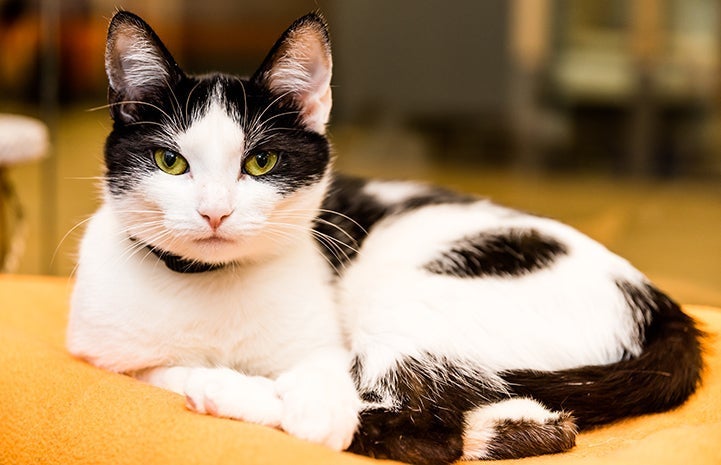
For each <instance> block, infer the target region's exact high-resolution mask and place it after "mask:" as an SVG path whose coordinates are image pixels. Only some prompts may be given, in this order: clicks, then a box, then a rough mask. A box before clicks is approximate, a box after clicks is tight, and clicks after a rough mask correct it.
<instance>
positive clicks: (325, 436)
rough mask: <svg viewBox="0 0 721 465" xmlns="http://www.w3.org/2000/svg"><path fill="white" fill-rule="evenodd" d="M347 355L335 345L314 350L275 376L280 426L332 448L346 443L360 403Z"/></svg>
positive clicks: (350, 436) (345, 445)
mask: <svg viewBox="0 0 721 465" xmlns="http://www.w3.org/2000/svg"><path fill="white" fill-rule="evenodd" d="M348 358H349V357H348V354H347V353H346V352H345V351H343V350H339V349H338V350H335V349H334V350H328V351H326V352H321V353H316V354H314V355H312V356H310V357H307V358H305V359H304V360H303V361H302V362H300V363H299V364H297V365H296V366H295V367H293V368H292V369H290V370H289V371H287V372H285V373H283V374H282V375H281V376H279V377H278V379H277V380H276V389H277V392H278V395H279V396H280V398H281V399H282V401H283V417H282V420H281V428H282V429H283V430H285V431H286V432H288V433H289V434H292V435H293V436H296V437H299V438H301V439H305V440H308V441H311V442H315V443H319V444H324V445H326V446H327V447H330V448H332V449H335V450H343V449H346V448H347V447H348V446H349V445H350V443H351V441H352V439H353V434H354V433H355V431H356V429H357V427H358V411H359V409H360V406H361V403H360V399H359V397H358V394H357V391H356V389H355V385H354V383H353V381H352V379H351V376H350V370H349V360H348Z"/></svg>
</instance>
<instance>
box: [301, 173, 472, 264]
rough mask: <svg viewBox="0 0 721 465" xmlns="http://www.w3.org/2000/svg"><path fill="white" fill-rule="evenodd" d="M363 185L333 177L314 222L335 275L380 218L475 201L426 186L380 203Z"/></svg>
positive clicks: (353, 178)
mask: <svg viewBox="0 0 721 465" xmlns="http://www.w3.org/2000/svg"><path fill="white" fill-rule="evenodd" d="M367 183H368V181H367V180H365V179H361V178H357V177H353V176H346V175H342V174H334V178H333V181H332V183H331V185H330V188H329V190H328V195H327V196H326V199H325V201H324V202H323V206H322V211H321V213H320V215H318V218H317V219H316V220H315V223H314V229H315V230H316V231H317V232H319V233H321V236H316V238H317V239H318V242H319V243H320V245H321V246H322V247H321V248H322V251H323V253H324V254H325V256H326V258H327V259H328V260H329V262H330V263H331V264H332V265H333V268H334V270H335V271H336V272H337V273H339V272H340V271H341V270H342V268H343V266H344V265H346V264H347V263H348V262H350V261H351V260H352V259H353V257H355V255H356V251H357V250H358V249H359V248H360V247H361V245H362V244H363V241H364V240H365V238H366V236H367V235H368V233H369V232H370V230H371V229H372V228H373V227H374V226H375V224H376V223H378V222H379V221H381V220H382V219H384V218H386V217H389V216H397V215H399V214H402V213H404V212H408V211H411V210H415V209H418V208H422V207H425V206H428V205H439V204H454V203H455V204H458V203H471V202H475V201H477V200H478V198H476V197H473V196H470V195H463V194H458V193H455V192H452V191H449V190H445V189H441V188H437V187H426V188H425V189H424V190H422V191H421V192H420V193H419V194H418V195H415V196H413V197H411V198H409V199H406V200H404V201H402V202H398V203H383V202H380V201H379V200H377V199H376V198H375V197H374V196H372V195H368V194H366V193H365V192H364V191H363V188H364V187H365V186H366V184H367ZM323 236H325V238H324V237H323ZM328 237H330V239H328Z"/></svg>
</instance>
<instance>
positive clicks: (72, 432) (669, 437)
mask: <svg viewBox="0 0 721 465" xmlns="http://www.w3.org/2000/svg"><path fill="white" fill-rule="evenodd" d="M71 286H72V281H70V280H67V279H64V278H48V277H23V276H10V275H5V276H2V275H0V464H38V463H43V464H76V463H93V464H99V465H102V464H113V465H120V464H132V465H138V464H173V465H183V464H195V463H197V464H234V465H235V464H284V463H287V464H313V465H322V464H329V465H344V464H360V463H366V464H368V463H374V462H376V461H374V460H371V459H368V458H364V457H358V456H354V455H352V454H348V453H336V452H333V451H330V450H327V449H325V448H324V447H321V446H316V445H313V444H308V443H306V442H303V441H301V440H298V439H295V438H293V437H290V436H288V435H286V434H284V433H282V432H280V431H276V430H273V429H270V428H265V427H261V426H255V425H250V424H246V423H243V422H239V421H232V420H225V419H218V418H212V417H208V416H203V415H198V414H195V413H191V412H189V411H187V410H186V409H185V407H184V399H183V398H182V397H181V396H179V395H177V394H173V393H170V392H166V391H163V390H161V389H158V388H154V387H152V386H149V385H145V384H143V383H140V382H138V381H135V380H133V379H131V378H129V377H127V376H122V375H117V374H112V373H107V372H104V371H102V370H99V369H97V368H94V367H92V366H90V365H87V364H85V363H83V362H81V361H78V360H75V359H73V358H72V357H71V356H70V355H68V354H67V353H66V352H65V349H64V333H65V324H66V320H67V310H68V299H69V294H70V291H71ZM686 310H687V311H688V313H689V314H691V315H692V316H693V317H694V318H696V319H697V320H698V321H699V322H701V324H702V325H703V327H704V329H705V330H706V331H707V332H709V333H710V334H711V337H710V338H709V339H708V341H707V350H706V354H707V355H706V362H707V365H708V367H707V371H706V373H705V377H704V384H703V387H702V388H701V389H700V390H699V392H698V393H697V394H695V395H694V396H693V397H692V398H691V399H690V400H689V402H687V403H686V404H685V405H683V406H682V407H681V408H679V409H677V410H675V411H673V412H668V413H664V414H658V415H649V416H645V417H640V418H634V419H630V420H626V421H623V422H620V423H617V424H614V425H611V426H608V427H605V428H601V429H598V430H595V431H591V432H587V433H583V434H581V435H580V436H579V438H578V445H577V446H576V447H575V448H574V449H573V450H572V451H570V452H567V453H565V454H560V455H554V456H545V457H534V458H531V459H525V460H523V462H522V464H523V465H536V464H546V463H549V464H551V463H552V464H554V465H555V464H560V465H563V464H597V463H598V464H600V463H604V464H605V463H612V464H634V465H635V464H645V463H653V464H654V465H658V464H674V465H677V464H689V465H690V464H694V465H695V464H719V463H721V442H720V441H721V358H720V357H721V340H720V339H719V338H718V337H717V335H718V333H719V332H720V331H721V311H719V310H718V309H713V308H709V307H699V306H693V307H691V306H689V307H687V308H686ZM509 462H519V463H521V462H520V461H509ZM504 463H506V462H504Z"/></svg>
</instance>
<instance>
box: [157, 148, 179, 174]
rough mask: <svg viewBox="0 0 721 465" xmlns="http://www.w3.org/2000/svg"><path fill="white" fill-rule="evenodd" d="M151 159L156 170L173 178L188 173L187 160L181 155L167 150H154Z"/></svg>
mask: <svg viewBox="0 0 721 465" xmlns="http://www.w3.org/2000/svg"><path fill="white" fill-rule="evenodd" d="M153 159H154V160H155V164H156V165H158V168H160V169H161V170H163V171H164V172H166V173H168V174H172V175H173V176H178V175H180V174H184V173H186V172H187V171H188V160H186V159H185V157H183V156H182V155H180V154H178V153H176V152H173V151H172V150H167V149H156V150H155V151H154V152H153Z"/></svg>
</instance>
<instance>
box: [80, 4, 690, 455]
mask: <svg viewBox="0 0 721 465" xmlns="http://www.w3.org/2000/svg"><path fill="white" fill-rule="evenodd" d="M105 61H106V69H107V74H108V78H109V81H110V88H109V100H110V112H111V115H112V118H113V121H114V124H113V129H112V132H111V133H110V135H109V136H108V139H107V143H106V147H105V163H106V168H107V172H106V175H105V183H104V203H103V205H102V207H101V208H100V209H99V211H98V212H97V213H95V215H94V216H93V218H92V219H91V221H90V223H89V226H88V228H87V231H86V234H85V237H84V239H83V241H82V246H81V250H80V260H79V267H78V271H77V281H76V284H75V289H74V293H73V297H72V309H71V314H70V322H69V327H68V333H67V337H68V347H69V350H70V351H71V352H72V353H73V354H75V355H76V356H78V357H81V358H83V359H85V360H87V361H89V362H90V363H92V364H95V365H97V366H99V367H102V368H104V369H107V370H111V371H114V372H120V373H128V374H130V375H132V376H135V377H136V378H138V379H140V380H144V381H147V382H149V383H152V384H154V385H157V386H160V387H163V388H166V389H170V390H172V391H176V392H178V393H181V394H183V395H185V396H186V398H187V403H188V406H189V408H191V409H193V410H195V411H198V412H200V413H208V414H211V415H217V416H221V417H229V418H236V419H240V420H247V421H251V422H255V423H259V424H263V425H269V426H273V427H278V428H282V429H283V430H285V431H287V432H288V433H290V434H293V435H296V436H298V437H300V438H304V439H307V440H310V441H314V442H317V443H321V444H325V445H327V446H329V447H332V448H334V449H338V450H341V449H349V450H351V451H354V452H357V453H361V454H365V455H369V456H372V457H382V458H392V459H398V460H402V461H407V462H412V463H416V464H442V463H448V462H452V461H454V460H457V459H486V458H511V457H522V456H528V455H537V454H544V453H551V452H559V451H563V450H567V449H569V448H571V447H572V446H573V445H574V442H575V436H576V434H577V429H583V428H588V427H593V426H596V425H600V424H603V423H607V422H610V421H613V420H616V419H619V418H623V417H626V416H630V415H636V414H643V413H649V412H658V411H663V410H667V409H670V408H673V407H675V406H677V405H679V404H681V403H682V402H683V401H684V400H685V399H686V398H687V397H688V396H689V395H690V394H691V393H693V392H694V390H695V388H696V386H697V384H698V382H699V377H700V371H701V368H702V358H701V350H700V344H699V339H700V337H701V333H700V331H699V330H698V329H697V328H696V327H695V325H694V323H693V321H692V320H691V319H690V318H689V317H687V316H686V315H685V314H684V313H682V311H681V310H680V309H679V307H678V305H676V304H675V303H674V302H673V301H671V300H670V299H669V298H668V297H666V296H665V295H664V294H662V293H661V292H660V291H658V290H657V289H656V288H655V287H654V286H653V285H652V284H650V283H649V281H648V280H647V279H646V278H645V277H644V276H643V275H642V274H641V273H640V272H639V271H637V270H636V269H634V268H633V267H631V265H629V264H628V263H627V262H626V261H624V260H623V259H621V258H619V257H618V256H616V255H614V254H612V253H610V252H609V251H608V250H606V249H605V248H604V247H602V246H601V245H599V244H598V243H596V242H594V241H592V240H591V239H589V238H587V237H585V236H584V235H582V234H580V233H578V232H577V231H575V230H573V229H572V228H570V227H568V226H565V225H562V224H559V223H558V222H555V221H553V220H550V219H547V218H540V217H537V216H532V215H529V214H525V213H521V212H518V211H515V210H511V209H508V208H504V207H501V206H498V205H495V204H493V203H491V202H489V201H487V200H482V199H478V198H475V197H470V196H464V195H457V194H454V193H451V192H448V191H445V190H442V189H437V188H432V187H428V186H425V185H421V184H415V183H410V182H389V181H365V180H360V179H355V178H350V177H345V176H340V175H336V174H334V173H333V172H332V171H331V155H330V150H329V144H328V140H327V139H326V137H325V136H324V133H325V126H326V123H327V121H328V116H329V113H330V109H331V87H330V80H331V53H330V43H329V39H328V32H327V28H326V24H325V22H324V21H323V19H322V18H320V17H319V16H318V15H315V14H310V15H307V16H305V17H303V18H301V19H299V20H298V21H296V22H295V23H294V24H293V25H292V26H291V27H290V28H289V29H288V30H287V31H286V32H285V33H284V34H283V35H282V37H281V38H280V39H279V41H278V42H277V43H276V44H275V46H274V47H273V49H272V50H271V52H270V54H269V55H268V57H267V58H266V60H265V61H264V62H263V64H262V65H261V67H260V69H259V70H258V71H257V72H256V73H255V74H254V75H253V76H252V77H250V78H249V79H242V78H238V77H235V76H229V75H224V74H209V75H205V76H189V75H186V74H184V73H183V71H181V69H180V68H179V67H178V65H177V64H176V63H175V61H174V60H173V58H172V57H171V55H170V54H169V53H168V51H167V49H166V48H165V47H164V46H163V44H162V43H161V42H160V40H159V39H158V37H157V36H156V35H155V33H154V32H153V31H152V30H151V28H150V27H149V26H148V25H147V24H146V23H145V22H143V21H142V20H141V19H140V18H138V17H137V16H134V15H133V14H131V13H127V12H122V11H121V12H118V13H117V14H116V15H115V16H114V18H113V20H112V22H111V24H110V29H109V33H108V42H107V50H106V55H105Z"/></svg>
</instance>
